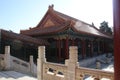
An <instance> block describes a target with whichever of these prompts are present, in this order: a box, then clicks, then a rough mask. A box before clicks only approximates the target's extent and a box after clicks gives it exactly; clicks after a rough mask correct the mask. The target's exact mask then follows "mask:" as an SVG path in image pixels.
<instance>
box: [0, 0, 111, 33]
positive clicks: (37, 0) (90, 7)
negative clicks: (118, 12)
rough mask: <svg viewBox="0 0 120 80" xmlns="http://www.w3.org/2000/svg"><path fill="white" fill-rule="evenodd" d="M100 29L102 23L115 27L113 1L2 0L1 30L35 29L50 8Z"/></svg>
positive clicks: (0, 11) (0, 7) (0, 6)
mask: <svg viewBox="0 0 120 80" xmlns="http://www.w3.org/2000/svg"><path fill="white" fill-rule="evenodd" d="M51 4H54V9H55V10H57V11H59V12H62V13H64V14H67V15H69V16H72V17H75V18H77V19H79V20H82V21H84V22H87V23H89V24H91V23H92V22H93V23H94V24H95V26H96V27H99V25H100V23H101V22H102V21H104V20H105V21H107V22H108V23H109V26H113V22H112V19H113V17H112V16H113V14H112V0H0V28H2V29H5V30H12V31H14V32H18V33H19V31H20V30H24V29H28V28H29V27H35V26H36V25H37V24H38V23H39V22H40V20H41V19H42V17H43V16H44V14H45V13H46V11H47V9H48V6H49V5H51Z"/></svg>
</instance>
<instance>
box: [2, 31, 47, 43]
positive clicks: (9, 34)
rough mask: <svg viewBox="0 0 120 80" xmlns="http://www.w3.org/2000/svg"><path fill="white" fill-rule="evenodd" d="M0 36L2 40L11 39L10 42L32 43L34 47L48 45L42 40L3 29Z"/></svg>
mask: <svg viewBox="0 0 120 80" xmlns="http://www.w3.org/2000/svg"><path fill="white" fill-rule="evenodd" d="M0 34H1V37H3V38H8V39H12V40H20V41H23V42H28V43H31V44H32V43H33V44H36V45H48V44H49V43H48V42H47V41H46V40H43V39H36V38H33V37H30V36H26V35H22V34H17V33H14V32H12V31H6V30H3V29H0Z"/></svg>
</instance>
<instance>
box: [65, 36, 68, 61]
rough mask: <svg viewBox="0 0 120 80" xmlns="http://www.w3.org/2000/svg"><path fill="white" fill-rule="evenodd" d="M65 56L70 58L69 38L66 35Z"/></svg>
mask: <svg viewBox="0 0 120 80" xmlns="http://www.w3.org/2000/svg"><path fill="white" fill-rule="evenodd" d="M65 58H66V59H68V58H69V39H68V37H66V40H65Z"/></svg>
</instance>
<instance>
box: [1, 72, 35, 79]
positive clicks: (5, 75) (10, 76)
mask: <svg viewBox="0 0 120 80" xmlns="http://www.w3.org/2000/svg"><path fill="white" fill-rule="evenodd" d="M26 79H28V80H37V78H35V77H32V76H29V75H26V74H22V73H19V72H15V71H1V72H0V80H26Z"/></svg>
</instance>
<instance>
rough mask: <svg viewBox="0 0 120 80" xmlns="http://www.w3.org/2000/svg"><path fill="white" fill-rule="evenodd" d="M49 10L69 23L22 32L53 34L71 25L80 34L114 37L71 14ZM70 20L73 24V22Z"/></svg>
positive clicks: (27, 33)
mask: <svg viewBox="0 0 120 80" xmlns="http://www.w3.org/2000/svg"><path fill="white" fill-rule="evenodd" d="M49 11H50V14H52V15H54V18H57V19H58V18H60V19H61V18H62V19H63V20H64V22H65V23H66V24H67V25H66V24H65V25H61V26H53V27H47V28H40V27H35V28H33V29H30V30H24V31H21V33H22V34H26V35H42V34H53V33H57V32H60V31H61V32H62V31H63V30H64V29H66V28H68V27H71V28H72V29H73V30H75V32H77V33H80V34H81V33H82V34H87V35H92V36H98V37H105V38H112V35H107V34H105V33H103V32H101V31H100V30H98V29H97V28H96V27H95V26H93V25H90V24H88V23H85V22H83V21H81V20H78V19H76V18H73V17H71V16H68V15H65V14H63V13H60V12H58V11H55V10H54V9H50V10H49V9H48V11H47V13H49ZM45 16H46V15H45ZM45 16H44V17H45ZM70 21H71V22H72V23H73V24H71V23H70Z"/></svg>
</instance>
